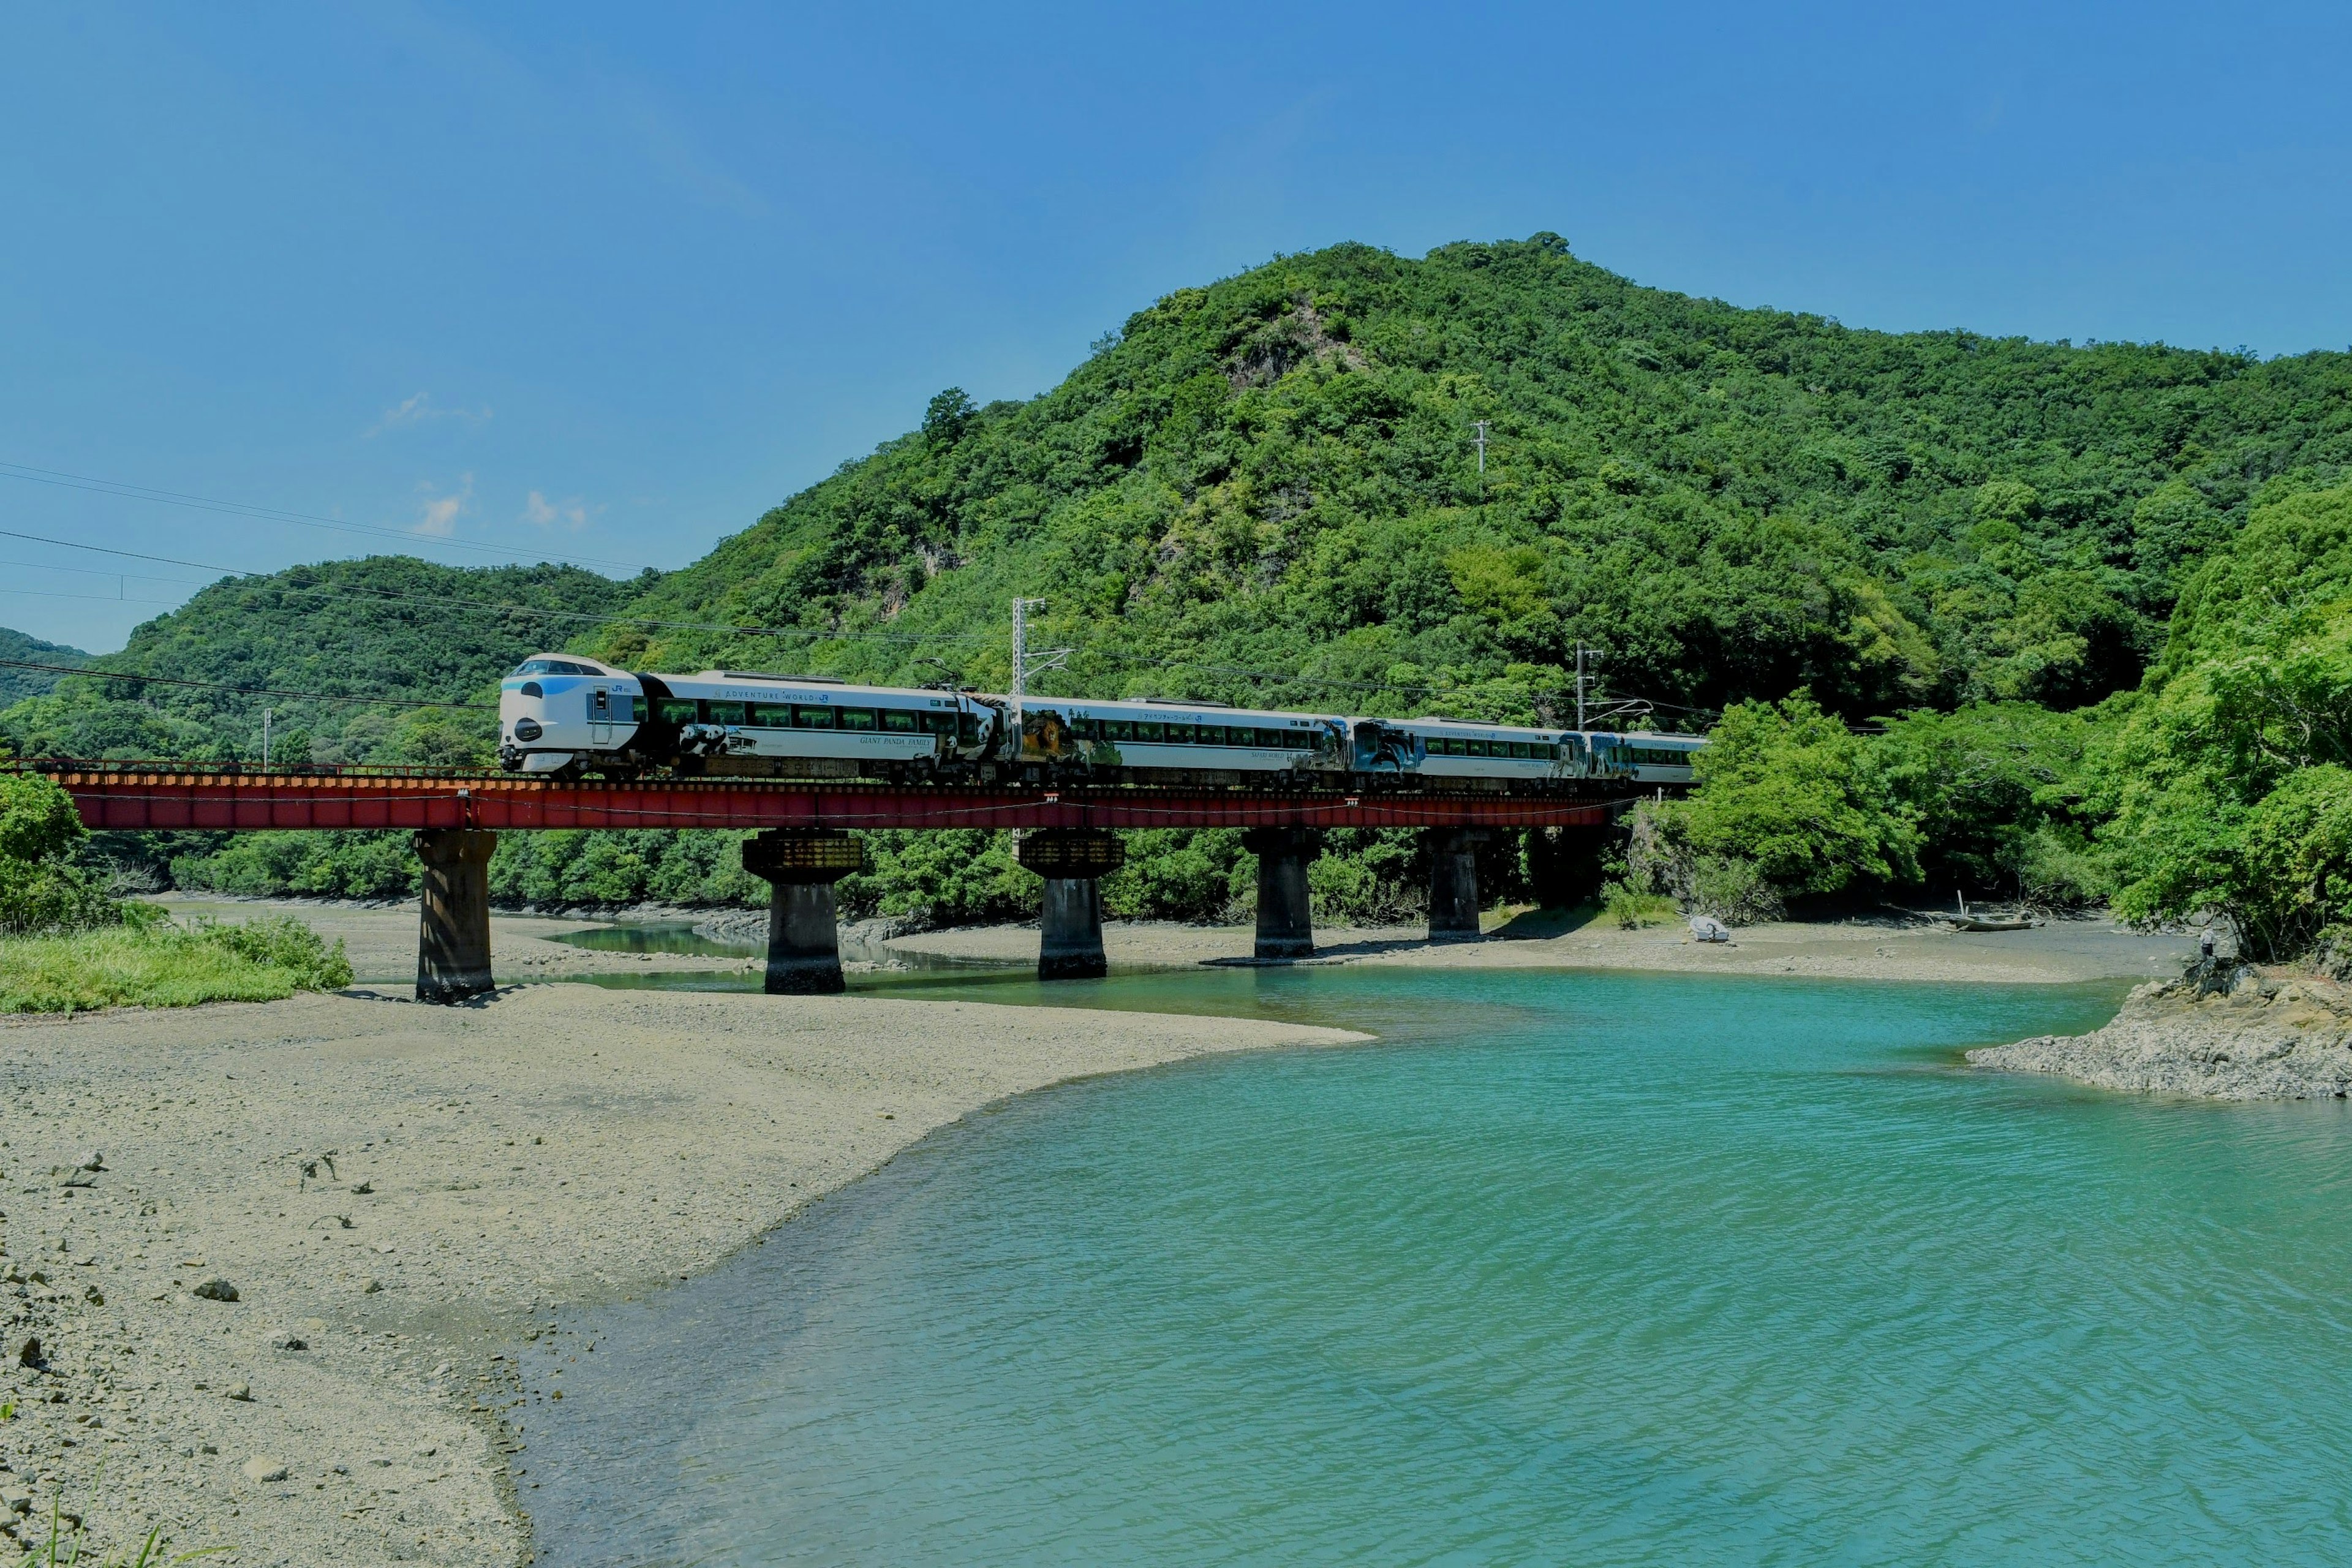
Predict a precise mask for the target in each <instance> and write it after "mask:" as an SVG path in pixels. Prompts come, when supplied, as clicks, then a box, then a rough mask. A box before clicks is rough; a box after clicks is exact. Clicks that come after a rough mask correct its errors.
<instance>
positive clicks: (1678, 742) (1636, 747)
mask: <svg viewBox="0 0 2352 1568" xmlns="http://www.w3.org/2000/svg"><path fill="white" fill-rule="evenodd" d="M1613 739H1614V740H1615V741H1616V742H1617V750H1618V752H1619V754H1620V756H1621V757H1622V766H1623V767H1624V768H1625V769H1626V774H1625V776H1627V777H1630V778H1631V779H1633V782H1634V783H1636V784H1689V783H1690V782H1691V781H1692V780H1693V779H1694V778H1696V776H1697V774H1696V770H1695V769H1694V768H1693V767H1692V765H1691V764H1692V761H1693V759H1694V758H1695V757H1696V755H1697V754H1698V753H1699V752H1702V751H1704V750H1706V737H1705V736H1704V735H1661V734H1655V733H1652V732H1650V731H1633V732H1631V733H1627V734H1623V735H1618V736H1615V737H1613Z"/></svg>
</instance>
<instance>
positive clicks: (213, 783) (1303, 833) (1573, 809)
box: [15, 760, 1629, 1002]
mask: <svg viewBox="0 0 2352 1568" xmlns="http://www.w3.org/2000/svg"><path fill="white" fill-rule="evenodd" d="M15 765H16V767H17V768H19V769H22V770H25V771H30V772H38V773H44V774H46V775H47V776H48V777H50V778H52V779H54V780H56V781H57V783H58V784H60V785H62V786H63V787H64V788H65V790H66V791H67V793H68V794H69V795H71V796H72V797H73V800H74V804H75V805H76V806H77V807H78V808H79V811H80V813H81V819H82V821H83V822H84V824H86V825H87V826H89V827H90V828H92V829H93V830H118V831H119V830H131V831H140V830H148V831H152V830H177V831H187V830H194V831H201V832H220V831H227V832H255V831H261V830H266V829H281V830H282V829H296V830H313V831H321V832H352V831H362V830H369V829H374V830H383V829H405V830H408V831H410V832H412V833H413V834H414V835H415V840H414V842H415V848H416V852H417V855H418V858H420V859H421V860H422V862H423V875H422V885H423V894H422V900H421V905H422V912H421V921H420V929H419V946H418V957H417V994H418V995H419V996H420V997H423V998H425V999H427V1000H433V1001H445V1002H454V1001H462V1000H464V999H466V998H467V997H471V996H475V995H478V994H482V993H485V992H488V991H490V990H492V989H493V988H494V987H493V983H492V981H491V978H490V946H489V877H488V866H489V860H490V856H491V854H492V852H493V851H494V849H495V848H496V846H497V836H498V835H499V833H502V832H513V831H532V830H544V829H551V828H646V827H669V828H735V829H742V828H753V829H758V830H760V831H759V832H758V834H757V836H756V837H753V838H751V839H750V840H747V841H746V842H745V844H744V846H743V865H744V868H745V869H746V870H748V871H751V873H752V874H753V875H755V876H758V877H761V878H763V879H766V880H767V881H768V882H769V883H770V884H771V885H772V889H773V898H772V903H771V907H770V918H769V942H768V976H767V988H768V989H769V990H770V991H772V992H782V993H807V992H825V991H838V990H840V989H842V976H841V963H840V954H839V943H838V939H837V935H836V932H835V921H834V898H833V885H834V883H835V882H836V881H838V880H839V879H841V878H843V877H845V876H848V875H850V874H851V873H853V872H855V871H857V870H859V869H861V868H863V866H864V864H865V861H864V851H863V848H862V847H861V846H860V845H859V843H858V841H857V840H856V839H854V838H851V837H849V832H850V831H851V830H853V829H876V828H975V827H977V828H1018V829H1021V830H1022V837H1021V844H1020V859H1021V863H1022V865H1024V866H1025V867H1027V868H1029V869H1030V870H1032V871H1034V872H1036V873H1037V874H1038V875H1039V876H1040V877H1042V878H1043V879H1045V905H1044V912H1043V917H1042V919H1041V921H1040V931H1039V937H1040V952H1039V960H1038V973H1040V974H1041V975H1042V976H1044V977H1045V978H1048V979H1058V978H1073V977H1087V976H1098V975H1100V974H1102V973H1104V970H1105V963H1104V955H1103V946H1102V915H1101V901H1100V897H1099V894H1098V891H1097V879H1099V878H1101V877H1102V876H1104V875H1105V874H1107V873H1108V872H1111V871H1114V870H1117V869H1118V867H1119V865H1120V864H1121V863H1122V860H1123V851H1122V849H1121V847H1120V844H1119V840H1118V837H1117V831H1118V829H1121V828H1145V827H1238V828H1244V829H1246V830H1247V832H1246V835H1245V837H1244V844H1245V846H1246V847H1248V848H1249V850H1250V851H1251V852H1252V853H1253V854H1255V856H1256V857H1257V858H1258V900H1257V940H1256V952H1257V956H1258V957H1259V958H1260V959H1261V960H1265V961H1269V962H1279V961H1287V960H1296V959H1298V958H1303V957H1307V956H1309V955H1311V954H1312V953H1313V952H1314V929H1313V923H1312V919H1311V915H1310V911H1309V900H1308V895H1307V866H1308V864H1309V863H1310V862H1311V861H1312V860H1313V859H1314V858H1316V857H1317V856H1318V855H1319V854H1320V853H1321V850H1322V840H1321V834H1322V831H1323V830H1324V829H1327V828H1367V827H1391V828H1394V827H1410V828H1419V829H1423V831H1424V833H1425V835H1426V840H1427V844H1428V847H1429V852H1430V938H1431V940H1432V941H1434V942H1443V941H1475V940H1477V937H1478V893H1477V886H1478V884H1477V868H1476V858H1475V857H1476V851H1477V849H1478V847H1480V846H1481V845H1483V844H1486V843H1488V842H1490V841H1492V840H1493V839H1494V838H1495V837H1496V836H1498V835H1499V834H1501V833H1504V832H1507V831H1510V830H1516V829H1525V828H1577V827H1586V828H1598V827H1601V826H1605V825H1606V824H1607V823H1608V822H1610V821H1611V820H1612V818H1613V817H1614V816H1616V814H1617V813H1618V811H1620V810H1622V807H1623V806H1624V805H1626V803H1627V800H1628V798H1629V796H1628V795H1626V794H1625V793H1624V792H1623V791H1622V789H1621V790H1620V792H1619V793H1618V794H1617V795H1614V796H1613V797H1612V796H1608V795H1598V794H1591V793H1572V792H1571V791H1570V789H1568V788H1564V787H1558V786H1551V787H1546V788H1544V789H1541V790H1528V789H1524V788H1522V789H1516V790H1515V789H1512V788H1509V787H1500V788H1496V787H1487V788H1436V787H1429V786H1428V785H1426V784H1420V785H1416V786H1415V787H1413V788H1411V789H1398V790H1381V791H1374V790H1365V791H1363V792H1361V793H1359V794H1354V795H1349V794H1344V793H1340V792H1338V791H1331V790H1316V789H1307V788H1268V787H1265V786H1262V785H1261V786H1256V787H1231V788H1173V787H1161V786H1134V785H1118V786H1109V785H1083V784H1063V785H1060V786H1058V787H1055V786H1042V785H1005V784H995V785H960V784H942V785H928V786H910V785H903V784H883V783H877V782H866V781H856V780H846V779H845V780H816V779H739V778H696V779H657V780H632V781H627V782H621V781H608V780H572V781H565V782H561V783H559V782H556V781H552V780H548V779H535V778H528V777H524V776H521V775H518V774H512V773H464V772H457V771H451V770H442V769H388V768H348V769H320V768H308V769H301V770H279V771H267V770H257V769H250V768H242V767H220V766H215V767H205V766H201V765H194V764H189V763H169V762H163V763H140V762H80V761H71V760H48V761H37V762H29V763H16V764H15ZM1464 782H1465V783H1468V782H1472V781H1464ZM1475 782H1476V783H1478V784H1489V783H1490V781H1484V780H1481V781H1475Z"/></svg>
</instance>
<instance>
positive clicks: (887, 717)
mask: <svg viewBox="0 0 2352 1568" xmlns="http://www.w3.org/2000/svg"><path fill="white" fill-rule="evenodd" d="M881 711H882V728H884V729H885V730H887V731H890V733H892V734H894V735H911V734H913V733H914V732H915V721H917V720H918V719H920V718H921V717H922V715H921V714H919V713H917V712H914V711H912V710H908V709H905V708H885V709H883V710H881Z"/></svg>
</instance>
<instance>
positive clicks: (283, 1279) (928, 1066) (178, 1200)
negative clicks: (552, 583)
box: [0, 906, 1362, 1568]
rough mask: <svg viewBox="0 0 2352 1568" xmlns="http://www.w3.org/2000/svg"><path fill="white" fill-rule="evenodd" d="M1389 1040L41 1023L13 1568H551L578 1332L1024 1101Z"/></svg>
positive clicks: (560, 1003) (1131, 1022)
mask: <svg viewBox="0 0 2352 1568" xmlns="http://www.w3.org/2000/svg"><path fill="white" fill-rule="evenodd" d="M243 908H244V909H245V910H247V912H250V910H251V906H243ZM370 912H371V913H374V916H375V918H374V920H373V922H366V921H361V922H357V923H362V924H368V923H373V925H375V926H378V927H383V926H385V925H386V924H387V921H386V916H388V915H389V914H391V913H392V912H393V911H382V912H373V911H370ZM317 923H319V924H320V925H322V926H324V927H326V928H327V929H328V930H329V931H330V933H331V934H332V932H333V927H334V925H335V923H336V922H335V921H331V920H320V921H318V922H317ZM390 923H392V924H394V925H398V926H400V927H402V928H404V929H405V930H407V931H410V932H411V933H413V931H414V916H413V915H410V916H408V917H407V918H406V920H405V921H400V922H390ZM411 940H412V941H413V934H412V937H411ZM551 945H552V944H551ZM566 951H570V950H566ZM412 952H413V950H412ZM412 962H413V960H412ZM666 962H667V961H666ZM1360 1038H1362V1037H1360V1036H1356V1035H1350V1034H1346V1033H1343V1032H1340V1031H1337V1030H1329V1029H1314V1028H1304V1027H1295V1026H1284V1025H1277V1024H1272V1023H1263V1022H1255V1021H1245V1020H1235V1019H1222V1018H1189V1017H1164V1016H1153V1015H1147V1014H1135V1013H1102V1012H1089V1011H1081V1010H1075V1009H1067V1008H1023V1007H997V1006H985V1005H975V1004H969V1003H935V1002H899V1001H889V1000H869V999H859V998H841V997H826V998H797V997H794V998H786V997H768V996H762V995H759V994H709V993H677V992H647V991H614V990H611V989H605V988H597V987H591V986H586V985H565V984H546V985H533V986H529V987H525V988H521V989H516V990H509V991H505V992H501V993H499V994H498V995H496V996H495V997H492V998H489V999H488V1000H486V1001H484V1002H482V1003H481V1004H479V1005H469V1006H459V1007H433V1006H425V1005H418V1004H416V1003H414V1002H411V1001H406V1000H402V999H400V997H399V995H398V994H396V993H394V992H393V991H392V990H389V989H387V990H385V991H383V992H381V993H371V992H369V991H366V990H363V989H362V990H355V991H352V992H348V993H344V994H338V995H326V996H320V995H310V996H300V997H296V998H293V999H291V1000H289V1001H285V1002H278V1003H271V1004H268V1005H219V1006H213V1007H205V1008H196V1009H190V1010H186V1011H176V1012H160V1011H159V1012H135V1011H131V1012H121V1013H111V1014H99V1015H84V1016H80V1017H78V1018H75V1019H72V1020H71V1021H66V1020H60V1019H44V1020H21V1021H13V1022H11V1023H9V1024H7V1025H6V1026H0V1173H5V1184H0V1193H5V1205H0V1215H4V1216H5V1217H0V1237H5V1244H6V1249H5V1258H0V1279H5V1287H4V1288H5V1295H0V1321H5V1325H6V1338H5V1345H0V1349H5V1363H0V1402H5V1403H8V1404H12V1405H14V1406H15V1415H14V1417H13V1418H12V1419H9V1420H6V1421H0V1466H5V1469H0V1507H6V1508H9V1509H11V1510H16V1505H19V1504H21V1505H22V1508H21V1510H16V1511H11V1512H9V1514H8V1519H9V1521H10V1527H9V1530H8V1531H7V1532H6V1533H5V1534H0V1562H6V1561H10V1560H13V1557H14V1555H15V1554H16V1551H17V1550H19V1549H21V1548H22V1547H23V1546H24V1545H25V1544H26V1542H30V1541H32V1540H34V1539H36V1538H39V1537H44V1536H45V1535H46V1521H47V1518H48V1515H49V1513H50V1510H51V1509H52V1507H53V1506H56V1507H58V1509H60V1510H62V1511H63V1512H64V1513H65V1514H68V1515H81V1514H87V1515H88V1516H89V1522H90V1526H91V1528H92V1531H93V1532H94V1533H95V1534H96V1535H98V1536H100V1537H102V1538H103V1539H104V1540H106V1541H108V1542H112V1543H114V1544H115V1545H117V1546H121V1545H128V1544H133V1543H135V1542H137V1541H138V1540H139V1539H141V1538H143V1536H144V1535H145V1533H146V1532H147V1531H148V1530H149V1529H150V1528H151V1527H161V1528H162V1529H163V1531H164V1533H165V1534H166V1536H167V1537H168V1539H169V1541H170V1542H171V1544H172V1546H173V1548H174V1549H175V1550H178V1551H189V1550H197V1549H204V1548H223V1549H225V1550H223V1551H222V1552H220V1553H219V1554H218V1555H216V1556H215V1557H212V1558H209V1559H207V1561H212V1562H219V1563H236V1564H278V1565H285V1568H308V1565H312V1564H337V1565H345V1564H349V1565H359V1564H376V1563H403V1562H410V1563H415V1562H422V1563H462V1564H485V1565H488V1564H496V1565H499V1568H505V1565H508V1564H513V1563H518V1562H520V1561H524V1560H526V1557H527V1553H528V1551H529V1530H530V1526H529V1510H530V1492H529V1490H528V1489H526V1490H524V1491H522V1492H521V1493H520V1495H518V1494H517V1493H516V1492H515V1491H514V1490H513V1489H512V1488H511V1484H510V1482H509V1470H508V1466H507V1461H508V1458H509V1455H511V1454H513V1453H515V1452H517V1451H519V1450H520V1449H522V1448H524V1447H527V1446H528V1444H529V1442H530V1423H531V1415H532V1411H533V1410H534V1409H535V1408H537V1407H539V1406H541V1405H543V1404H544V1402H546V1401H548V1400H551V1399H558V1398H561V1397H562V1392H561V1391H562V1370H563V1368H564V1367H566V1366H568V1365H572V1364H574V1363H575V1362H576V1361H577V1358H579V1357H581V1356H583V1355H591V1354H593V1353H594V1351H593V1345H592V1344H590V1343H588V1342H584V1341H583V1340H582V1339H581V1338H580V1337H579V1336H577V1335H575V1334H573V1333H572V1332H571V1331H570V1329H569V1328H568V1326H567V1318H568V1316H569V1314H570V1312H571V1310H572V1309H573V1308H575V1307H578V1306H581V1305H583V1304H587V1303H593V1302H601V1301H605V1300H613V1299H614V1298H617V1297H624V1296H641V1295H643V1294H644V1293H646V1292H648V1291H653V1290H658V1289H661V1288H663V1286H664V1285H665V1284H666V1283H667V1282H669V1281H674V1280H676V1279H681V1278H684V1277H686V1276H688V1275H690V1274H692V1273H694V1272H695V1271H697V1270H699V1269H703V1268H709V1267H710V1266H711V1265H712V1264H714V1263H715V1262H717V1261H718V1260H719V1259H720V1258H724V1257H726V1256H727V1255H728V1254H730V1253H731V1252H733V1251H735V1250H736V1249H738V1248H740V1247H743V1246H745V1245H746V1244H747V1243H750V1242H752V1241H753V1240H754V1239H755V1238H757V1237H760V1236H761V1233H762V1232H764V1231H766V1230H767V1229H769V1228H770V1227H772V1226H775V1225H776V1224H778V1223H779V1222H781V1221H782V1220H784V1219H787V1218H788V1217H790V1216H791V1215H792V1214H793V1212H794V1211H795V1210H797V1209H799V1208H800V1207H802V1206H803V1205H805V1204H807V1203H808V1202H810V1201H811V1200H812V1199H814V1198H816V1197H818V1196H819V1195H821V1194H824V1193H826V1192H829V1191H831V1190H833V1189H835V1188H837V1187H839V1186H841V1185H843V1184H845V1183H847V1182H849V1181H852V1180H854V1179H855V1178H856V1177H857V1176H859V1175H860V1174H863V1173H866V1172H868V1171H871V1170H873V1169H875V1168H876V1167H877V1166H878V1165H880V1164H882V1163H884V1162H886V1161H887V1160H888V1159H889V1158H890V1157H891V1156H892V1155H893V1154H894V1153H896V1152H898V1151H899V1150H900V1149H903V1148H905V1147H906V1146H907V1145H908V1143H910V1142H913V1141H915V1140H916V1139H918V1138H920V1137H921V1136H922V1135H923V1134H924V1133H926V1132H928V1131H931V1130H933V1129H935V1128H937V1127H940V1126H941V1125H943V1124H945V1123H947V1122H950V1121H955V1120H956V1119H958V1118H960V1117H962V1116H964V1115H967V1114H969V1113H971V1111H973V1110H977V1109H979V1108H981V1107H982V1106H985V1105H987V1104H989V1103H990V1102H992V1101H993V1100H1000V1099H1002V1098H1003V1097H1005V1096H1007V1095H1012V1094H1016V1093H1020V1092H1022V1091H1024V1090H1026V1089H1035V1088H1038V1087H1040V1086H1042V1085H1045V1084H1049V1083H1053V1082H1055V1081H1057V1080H1061V1079H1069V1078H1073V1077H1079V1076H1086V1075H1090V1074H1096V1073H1104V1072H1116V1071H1122V1070H1128V1069H1132V1068H1143V1067H1149V1066H1151V1065H1154V1064H1156V1063H1161V1062H1167V1061H1171V1060H1174V1059H1177V1058H1185V1057H1191V1056H1196V1055H1201V1054H1204V1053H1209V1052H1217V1051H1234V1050H1248V1049H1259V1048H1265V1047H1280V1046H1299V1045H1338V1044H1343V1043H1347V1042H1350V1041H1354V1040H1358V1039H1360ZM35 1519H37V1520H39V1521H42V1523H41V1524H40V1525H36V1524H35V1523H34V1522H33V1521H34V1520H35ZM11 1542H13V1543H14V1544H13V1545H12V1544H11Z"/></svg>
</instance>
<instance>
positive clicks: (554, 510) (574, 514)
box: [522, 490, 588, 528]
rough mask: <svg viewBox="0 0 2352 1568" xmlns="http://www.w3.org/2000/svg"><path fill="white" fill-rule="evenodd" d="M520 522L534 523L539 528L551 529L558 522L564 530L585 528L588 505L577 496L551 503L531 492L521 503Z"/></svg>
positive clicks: (538, 493)
mask: <svg viewBox="0 0 2352 1568" xmlns="http://www.w3.org/2000/svg"><path fill="white" fill-rule="evenodd" d="M522 520H523V521H525V522H535V523H537V524H539V526H540V527H541V528H553V527H554V526H555V525H556V524H557V523H559V522H560V523H562V524H563V525H564V526H565V527H566V528H585V527H587V526H588V504H587V503H586V502H585V501H583V500H581V499H580V498H579V497H578V496H573V497H572V498H571V499H569V500H558V501H551V500H548V499H547V498H546V497H545V496H543V495H541V494H540V492H539V491H537V490H533V491H531V492H530V500H527V501H525V502H523V507H522Z"/></svg>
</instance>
